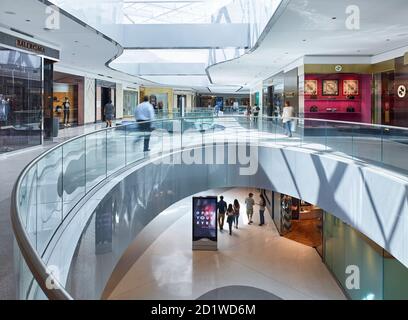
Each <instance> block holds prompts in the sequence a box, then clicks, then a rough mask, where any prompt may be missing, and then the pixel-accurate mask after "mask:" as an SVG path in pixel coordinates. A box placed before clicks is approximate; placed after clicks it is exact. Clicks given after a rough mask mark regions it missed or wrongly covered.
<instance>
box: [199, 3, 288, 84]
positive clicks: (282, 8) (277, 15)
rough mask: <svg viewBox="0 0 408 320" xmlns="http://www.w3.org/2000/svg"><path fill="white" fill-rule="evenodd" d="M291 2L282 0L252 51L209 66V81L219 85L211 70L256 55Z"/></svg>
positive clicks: (222, 82)
mask: <svg viewBox="0 0 408 320" xmlns="http://www.w3.org/2000/svg"><path fill="white" fill-rule="evenodd" d="M290 1H291V0H282V2H281V3H280V4H279V6H278V8H277V9H276V11H275V13H274V14H273V16H272V17H271V19H270V20H269V22H268V23H267V25H266V27H265V29H264V30H263V31H262V33H261V35H260V36H259V38H258V40H257V42H256V43H255V45H254V46H253V47H252V48H251V49H250V50H248V51H247V52H246V53H244V54H242V55H241V56H239V57H236V58H233V59H229V60H225V61H222V62H218V63H215V64H213V65H211V66H208V67H207V68H206V70H205V72H206V73H207V76H208V79H209V80H210V83H212V84H217V82H214V81H213V78H212V77H211V69H214V68H216V67H218V66H221V65H228V64H229V63H230V62H233V61H240V60H241V59H242V58H244V57H246V56H249V55H251V54H252V53H254V52H255V51H256V50H258V49H259V48H260V47H261V45H262V43H263V42H264V40H265V38H266V36H267V35H268V33H269V31H270V30H271V29H272V27H273V25H274V24H275V23H276V21H278V19H279V18H280V16H281V15H282V14H283V12H284V11H285V10H286V8H287V6H288V5H289V2H290ZM238 63H239V62H238ZM219 84H220V85H222V84H230V85H237V86H243V85H244V83H242V82H238V83H231V82H229V81H226V82H224V81H221V82H220V83H219ZM245 85H246V83H245Z"/></svg>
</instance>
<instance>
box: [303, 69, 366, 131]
mask: <svg viewBox="0 0 408 320" xmlns="http://www.w3.org/2000/svg"><path fill="white" fill-rule="evenodd" d="M305 80H317V99H311V96H308V95H306V94H305V118H316V119H328V120H341V121H353V122H364V123H371V85H372V76H371V75H369V74H367V75H365V74H364V75H362V74H309V75H306V76H305ZM323 80H338V81H339V95H338V96H323ZM344 80H359V95H356V96H355V99H354V100H351V99H347V96H345V95H343V81H344ZM312 106H316V107H317V108H318V112H310V107H312ZM348 107H353V108H354V109H355V113H348V112H347V108H348ZM326 108H332V109H333V108H335V109H336V110H337V111H336V112H328V111H326Z"/></svg>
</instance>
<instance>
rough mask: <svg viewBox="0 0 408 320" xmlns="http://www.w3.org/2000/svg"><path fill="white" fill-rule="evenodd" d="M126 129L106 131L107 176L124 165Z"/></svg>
mask: <svg viewBox="0 0 408 320" xmlns="http://www.w3.org/2000/svg"><path fill="white" fill-rule="evenodd" d="M125 130H126V129H125V128H124V127H118V128H113V129H109V130H108V131H107V139H108V140H107V147H108V150H107V154H108V157H107V161H108V175H110V174H112V173H114V172H116V171H118V170H119V169H121V168H123V167H125V165H126V156H125V148H126V139H125V135H126V131H125Z"/></svg>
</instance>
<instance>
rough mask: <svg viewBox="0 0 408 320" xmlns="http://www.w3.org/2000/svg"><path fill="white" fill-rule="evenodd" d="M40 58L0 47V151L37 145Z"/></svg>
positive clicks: (39, 103) (39, 139) (40, 116)
mask: <svg viewBox="0 0 408 320" xmlns="http://www.w3.org/2000/svg"><path fill="white" fill-rule="evenodd" d="M41 136H42V59H41V58H40V57H38V56H35V55H30V54H26V53H22V52H18V51H14V50H9V49H4V48H0V152H8V151H13V150H17V149H20V148H24V147H27V146H35V145H39V144H41Z"/></svg>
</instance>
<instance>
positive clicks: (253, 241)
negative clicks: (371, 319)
mask: <svg viewBox="0 0 408 320" xmlns="http://www.w3.org/2000/svg"><path fill="white" fill-rule="evenodd" d="M248 192H249V190H245V189H229V190H224V192H223V195H224V196H225V199H226V201H227V202H228V203H231V202H232V201H233V200H234V198H237V199H238V200H239V201H240V203H241V205H243V203H244V199H245V197H246V195H247V193H248ZM253 192H254V193H255V194H256V196H255V197H256V199H255V200H257V195H258V192H256V190H253ZM204 194H205V195H213V194H212V192H211V191H208V192H205V193H202V195H204ZM179 210H183V211H185V214H183V215H182V216H181V217H180V218H179V219H178V220H177V221H175V222H174V223H173V225H172V226H170V227H169V228H168V229H167V230H166V231H165V232H164V233H162V234H161V235H160V236H159V237H158V238H157V239H156V240H155V241H154V242H153V243H152V244H151V245H150V247H149V248H148V249H147V250H146V251H145V252H144V253H143V254H142V255H141V256H140V257H139V259H137V261H136V262H135V263H134V264H133V266H132V267H131V269H130V270H129V271H128V272H127V273H126V274H125V276H124V277H123V278H122V279H121V281H120V282H119V284H118V285H117V286H116V288H114V290H113V291H112V293H111V294H110V296H109V298H110V299H199V298H202V297H206V296H208V297H211V298H214V299H217V298H221V299H222V298H225V297H223V293H225V292H228V296H230V295H231V291H233V290H231V286H240V287H242V288H244V289H242V290H241V291H239V290H240V289H239V288H240V287H237V290H238V291H237V292H236V295H232V296H231V297H239V298H241V299H244V296H243V295H245V292H246V293H247V294H248V295H249V296H247V298H248V299H249V298H251V292H253V294H254V295H257V296H258V297H260V298H261V297H263V298H262V299H285V300H286V299H345V296H344V295H343V293H342V291H341V289H340V288H339V286H338V285H337V283H336V281H335V280H334V279H333V277H332V276H331V274H330V273H329V271H328V270H327V268H326V267H325V265H324V264H323V263H322V261H321V258H320V256H319V255H318V254H317V252H316V250H315V249H313V248H311V247H308V246H305V245H302V244H300V243H297V242H295V241H292V240H289V239H286V238H284V237H281V236H280V235H279V234H278V232H277V230H276V228H275V225H274V224H273V222H272V220H271V218H270V216H269V214H266V221H267V224H266V225H265V226H262V227H260V226H258V223H259V217H258V215H257V214H255V215H254V224H252V225H248V221H247V218H246V215H245V212H241V215H240V225H239V229H234V230H233V234H232V236H230V235H228V232H226V231H224V232H222V233H220V234H219V242H218V251H216V252H205V251H192V248H191V246H192V244H191V198H187V199H184V200H182V201H180V202H178V203H176V204H175V205H173V206H172V207H170V208H168V209H167V210H166V211H165V212H163V213H162V215H171V214H172V212H174V211H179ZM257 212H258V208H257V206H256V207H255V213H257ZM152 223H160V216H159V217H157V218H156V219H155V221H153V222H152ZM138 240H140V239H136V240H135V241H138ZM255 292H256V293H255ZM261 292H262V294H261Z"/></svg>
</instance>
